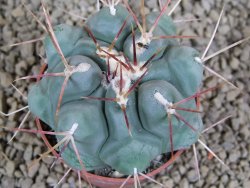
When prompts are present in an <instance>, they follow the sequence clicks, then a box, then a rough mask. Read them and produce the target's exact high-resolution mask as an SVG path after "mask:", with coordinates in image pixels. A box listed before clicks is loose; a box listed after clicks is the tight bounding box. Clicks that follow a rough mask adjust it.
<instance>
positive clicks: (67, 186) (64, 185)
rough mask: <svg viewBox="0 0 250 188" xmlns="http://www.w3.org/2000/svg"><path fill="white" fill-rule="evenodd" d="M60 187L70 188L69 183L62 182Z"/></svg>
mask: <svg viewBox="0 0 250 188" xmlns="http://www.w3.org/2000/svg"><path fill="white" fill-rule="evenodd" d="M62 188H70V185H69V184H68V183H64V184H62Z"/></svg>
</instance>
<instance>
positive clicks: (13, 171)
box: [0, 0, 250, 188]
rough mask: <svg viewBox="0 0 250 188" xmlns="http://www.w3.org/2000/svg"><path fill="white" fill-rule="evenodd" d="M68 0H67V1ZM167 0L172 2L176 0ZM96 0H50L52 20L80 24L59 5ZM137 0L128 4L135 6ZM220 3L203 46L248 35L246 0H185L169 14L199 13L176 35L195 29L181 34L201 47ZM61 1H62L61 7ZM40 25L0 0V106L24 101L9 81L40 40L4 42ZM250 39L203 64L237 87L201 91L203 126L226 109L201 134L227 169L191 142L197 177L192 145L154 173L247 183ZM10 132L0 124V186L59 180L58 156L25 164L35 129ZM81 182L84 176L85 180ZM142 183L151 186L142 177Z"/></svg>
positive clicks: (32, 65)
mask: <svg viewBox="0 0 250 188" xmlns="http://www.w3.org/2000/svg"><path fill="white" fill-rule="evenodd" d="M24 2H25V4H26V5H28V7H29V8H30V9H32V10H33V11H35V12H36V13H37V14H38V15H39V18H41V19H43V18H42V14H41V10H40V3H39V1H38V0H25V1H24ZM69 2H70V3H69ZM145 2H146V5H147V7H149V8H147V11H153V10H157V9H158V5H157V1H156V0H146V1H145ZM173 2H176V0H175V1H174V0H173ZM94 3H95V1H94V0H85V1H84V0H71V1H69V0H55V1H50V2H49V3H48V5H49V8H50V10H51V14H52V20H53V23H54V24H57V23H68V24H76V25H79V26H81V25H83V21H80V20H79V18H75V17H72V16H70V15H68V14H66V13H65V12H64V11H63V10H62V9H65V10H69V11H70V12H72V13H75V14H78V15H80V16H82V17H87V16H88V15H89V14H90V13H92V12H94V11H95V4H94ZM138 3H139V1H137V2H136V3H135V5H134V8H136V7H137V6H138V5H137V4H138ZM223 3H225V4H226V12H225V14H224V16H223V19H222V21H221V25H220V27H219V30H218V33H217V35H216V37H215V41H214V42H213V44H212V47H211V49H210V51H209V53H212V52H215V51H216V50H218V49H221V48H223V47H225V46H227V45H229V44H231V43H233V42H236V41H238V40H240V39H242V38H244V37H247V36H250V1H249V0H234V1H233V0H232V1H225V2H224V1H221V0H183V1H182V3H181V6H179V7H178V8H177V9H176V11H175V12H174V14H173V17H174V19H175V20H179V19H184V18H186V19H188V18H200V19H201V20H200V21H198V22H187V23H181V24H178V26H179V33H180V34H182V35H190V34H191V35H193V34H195V35H198V36H200V37H201V38H199V39H198V40H191V41H190V40H184V41H183V43H185V44H187V45H192V46H194V47H196V48H197V49H199V50H200V51H201V52H202V51H204V49H205V48H206V44H207V43H208V40H209V37H210V36H211V34H212V32H213V29H214V27H215V24H216V21H217V19H218V17H219V13H220V10H221V7H222V6H223ZM61 8H62V9H61ZM42 34H43V31H42V29H41V27H40V26H39V25H38V24H37V23H36V22H35V20H34V19H33V18H32V16H31V15H30V14H29V13H28V12H27V11H26V10H25V9H24V7H23V6H22V5H21V1H20V0H0V46H2V47H1V48H0V111H4V112H11V111H13V110H16V109H18V108H21V107H23V106H25V105H26V104H27V103H26V102H25V100H24V99H23V98H22V97H21V96H20V95H19V94H18V93H17V92H15V90H14V89H13V88H12V87H11V86H10V83H11V82H12V81H13V80H14V79H16V78H19V77H22V76H25V75H32V74H35V73H37V72H38V70H39V66H40V62H41V58H40V57H39V55H43V53H44V52H43V49H42V47H41V46H42V44H41V43H40V42H38V43H36V44H28V45H24V46H18V47H12V48H10V47H6V46H5V45H7V44H12V43H16V42H20V41H25V40H30V39H34V38H39V37H40V36H42ZM249 56H250V42H248V43H244V44H242V45H240V46H238V47H236V48H234V49H232V50H230V51H228V52H226V53H223V54H222V55H220V56H218V57H215V58H213V60H211V61H209V62H207V64H206V65H208V66H209V67H211V68H213V69H214V70H216V71H217V72H220V73H221V74H222V75H223V76H225V77H226V78H228V79H230V80H232V82H233V83H235V84H236V85H237V86H238V87H239V88H240V90H235V89H233V88H232V87H231V86H228V85H226V86H224V87H223V88H221V89H219V90H218V91H215V92H213V93H210V94H207V95H206V96H205V97H203V100H202V105H203V109H204V111H205V113H204V123H205V125H206V126H209V125H211V124H213V123H214V122H216V121H218V120H220V119H222V118H223V117H225V116H227V115H232V118H231V119H230V120H227V121H226V122H225V123H223V124H221V125H220V126H218V127H216V128H214V129H211V130H210V131H209V132H208V133H206V134H205V135H204V137H203V138H202V140H204V141H205V142H206V143H207V144H208V145H209V147H210V148H212V150H213V151H214V152H215V153H217V154H218V156H219V157H220V158H221V159H222V160H223V161H224V162H225V163H226V164H227V165H228V166H229V168H230V170H228V169H227V168H225V167H222V165H221V164H220V163H219V162H218V161H217V160H215V159H214V158H213V159H208V153H207V152H206V151H205V150H204V149H203V148H202V147H201V146H200V145H199V144H197V148H198V157H199V161H200V171H201V180H200V181H197V175H196V172H195V170H194V159H193V152H192V149H190V150H188V151H187V152H186V153H185V154H184V155H183V156H182V157H181V158H180V159H179V160H178V161H177V162H176V163H175V164H174V165H173V166H172V167H171V169H169V172H168V174H167V175H164V174H166V173H165V172H163V173H162V174H161V175H159V177H157V180H159V181H160V182H162V183H164V184H166V185H168V187H176V188H177V187H180V188H188V187H204V188H206V187H209V188H212V187H219V188H222V187H227V188H236V187H244V188H249V187H250V155H249V152H250V127H249V122H250V121H249V120H250V118H249V112H250V107H249V104H250V98H249V92H250V89H249V87H248V86H249V84H250V72H249V71H250V62H249V61H250V57H249ZM205 75H206V77H205V79H204V88H207V87H211V86H214V85H216V84H217V83H219V82H220V80H219V79H217V78H216V77H214V76H211V75H210V74H208V73H205ZM16 86H17V87H18V88H19V89H20V90H21V91H22V92H23V93H24V94H25V95H27V91H28V88H29V87H30V83H29V82H26V81H20V82H17V83H16ZM24 116H25V113H23V112H22V113H18V114H16V115H13V116H10V117H8V118H5V117H2V116H0V125H2V126H8V127H17V126H18V125H19V124H20V122H21V120H22V119H23V118H24ZM24 127H25V128H34V127H35V125H34V121H33V117H29V120H28V121H27V122H26V123H25V124H24ZM11 136H12V134H10V133H8V132H6V131H4V130H0V187H1V188H12V187H21V188H29V187H32V188H43V187H51V185H53V184H55V183H57V182H58V180H59V179H60V178H61V177H62V176H63V172H65V169H66V168H65V167H64V166H62V165H60V164H58V165H56V166H55V167H54V168H53V169H52V170H50V169H49V167H50V164H51V163H52V159H49V158H46V159H44V160H43V161H41V162H40V163H39V164H37V165H35V166H34V167H33V168H31V169H28V168H27V166H28V164H30V162H31V161H32V159H34V158H35V157H37V156H38V155H39V154H40V153H41V152H43V151H45V150H46V148H45V147H44V144H43V142H42V141H41V139H40V137H39V136H34V135H31V134H21V133H18V135H17V137H16V138H15V139H14V141H13V142H11V143H10V144H7V141H8V140H9V139H10V138H11ZM76 183H77V176H76V175H75V174H73V173H72V174H70V175H69V176H68V177H67V178H66V180H65V181H64V182H63V183H62V186H61V187H63V188H68V187H76V186H77V184H76ZM84 185H85V186H86V184H84ZM144 187H157V186H156V185H155V184H145V185H144Z"/></svg>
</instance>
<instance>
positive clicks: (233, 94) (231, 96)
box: [227, 90, 240, 101]
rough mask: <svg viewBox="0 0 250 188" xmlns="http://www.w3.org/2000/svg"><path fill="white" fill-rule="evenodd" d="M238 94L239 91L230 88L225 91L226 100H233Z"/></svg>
mask: <svg viewBox="0 0 250 188" xmlns="http://www.w3.org/2000/svg"><path fill="white" fill-rule="evenodd" d="M239 94H240V92H239V91H238V90H231V91H229V92H227V101H234V100H235V99H236V98H237V96H238V95H239Z"/></svg>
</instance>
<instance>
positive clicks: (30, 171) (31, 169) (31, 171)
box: [28, 162, 40, 178]
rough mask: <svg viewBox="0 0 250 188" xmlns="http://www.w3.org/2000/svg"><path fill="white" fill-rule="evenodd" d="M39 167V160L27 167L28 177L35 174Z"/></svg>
mask: <svg viewBox="0 0 250 188" xmlns="http://www.w3.org/2000/svg"><path fill="white" fill-rule="evenodd" d="M39 167H40V164H39V162H36V163H35V164H34V165H32V166H31V167H30V168H28V176H29V177H30V178H33V177H34V176H35V174H36V173H37V172H38V170H39Z"/></svg>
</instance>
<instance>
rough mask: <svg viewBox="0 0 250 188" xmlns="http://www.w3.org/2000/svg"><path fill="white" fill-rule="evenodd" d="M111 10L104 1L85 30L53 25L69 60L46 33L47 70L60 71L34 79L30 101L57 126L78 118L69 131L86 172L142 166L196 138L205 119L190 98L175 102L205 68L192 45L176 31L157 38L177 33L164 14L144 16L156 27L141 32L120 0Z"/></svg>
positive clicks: (70, 154)
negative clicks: (202, 119)
mask: <svg viewBox="0 0 250 188" xmlns="http://www.w3.org/2000/svg"><path fill="white" fill-rule="evenodd" d="M115 9H116V13H115V15H113V14H111V13H110V10H109V8H108V7H104V8H103V9H101V10H100V11H99V12H98V13H96V14H94V15H92V16H91V17H90V18H89V19H88V20H87V22H86V24H85V29H83V28H78V27H74V26H69V25H66V24H62V25H58V26H56V27H54V33H55V38H56V39H57V41H58V44H59V46H60V48H61V51H62V53H63V54H64V56H65V58H66V61H67V63H68V66H64V64H63V60H62V59H61V57H60V55H59V54H58V52H57V49H56V48H55V47H54V43H53V42H54V41H53V40H52V39H51V37H50V36H49V35H48V36H47V37H46V39H45V40H44V46H45V50H46V55H47V61H48V68H47V72H46V74H51V75H53V74H56V73H60V74H61V75H60V76H52V77H48V76H45V77H44V78H43V79H41V81H40V82H38V83H37V84H36V85H35V86H33V88H32V89H31V91H30V92H29V95H28V104H29V107H30V110H31V112H32V113H33V114H35V115H36V116H37V117H39V118H40V119H41V120H42V121H43V122H45V123H46V124H48V125H49V126H50V127H51V128H52V129H53V130H54V131H56V132H64V131H67V130H70V128H71V127H72V125H73V124H77V125H78V127H77V129H76V132H75V133H74V135H73V137H74V140H75V144H76V147H77V149H78V150H79V154H80V158H81V160H82V162H83V164H84V167H85V169H86V170H87V171H90V170H95V169H99V168H104V167H105V166H107V165H108V166H110V167H112V168H113V169H115V170H117V171H118V172H120V173H122V174H125V175H130V174H133V172H134V168H137V170H138V172H143V171H145V170H146V169H147V168H148V167H149V166H150V162H151V161H152V160H153V159H154V158H156V157H157V156H158V155H160V154H163V153H169V152H173V151H177V150H180V149H185V148H188V147H190V146H191V145H192V144H193V143H195V142H196V141H197V139H198V136H199V134H200V132H201V131H202V129H203V124H202V121H201V116H200V114H199V113H198V110H196V103H195V97H193V98H192V99H191V100H188V101H186V102H183V103H181V104H179V105H175V103H177V102H179V101H181V100H183V99H185V98H187V97H189V96H191V95H194V94H195V93H196V92H197V91H198V89H199V87H200V85H201V81H202V77H203V67H202V66H201V65H200V64H199V63H198V62H197V61H196V60H195V58H196V57H199V52H197V51H196V50H195V49H193V48H191V47H186V46H182V45H181V44H180V43H178V41H177V40H176V39H174V37H173V38H171V37H170V38H167V37H166V38H163V37H162V39H154V37H157V36H176V27H175V25H174V23H173V21H172V19H171V18H170V17H169V16H167V15H160V16H159V14H160V13H155V12H153V13H150V14H149V15H147V16H146V20H145V22H146V25H147V28H146V29H147V30H149V29H150V28H153V30H151V31H149V32H147V33H146V32H145V36H143V35H142V34H141V31H140V29H139V28H138V27H137V24H136V22H135V20H134V19H133V16H131V13H130V12H129V10H127V9H126V7H125V6H124V5H121V4H118V5H117V6H116V7H115ZM62 88H63V89H62ZM59 99H61V100H59ZM93 99H97V100H93ZM193 111H195V112H193ZM196 111H197V112H196ZM57 140H58V142H60V140H62V136H57ZM60 150H61V156H62V158H63V159H64V161H65V162H66V163H67V164H68V165H69V166H70V167H72V168H73V169H78V170H79V169H81V168H82V167H81V165H80V162H79V160H78V158H77V156H76V154H75V153H74V149H73V147H72V145H70V144H69V145H67V146H66V147H60Z"/></svg>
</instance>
